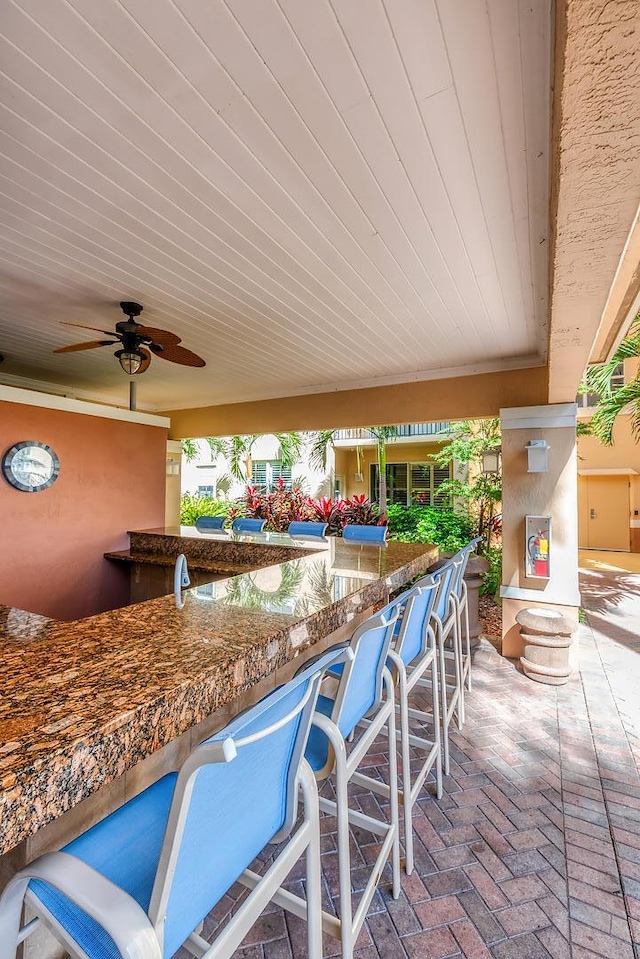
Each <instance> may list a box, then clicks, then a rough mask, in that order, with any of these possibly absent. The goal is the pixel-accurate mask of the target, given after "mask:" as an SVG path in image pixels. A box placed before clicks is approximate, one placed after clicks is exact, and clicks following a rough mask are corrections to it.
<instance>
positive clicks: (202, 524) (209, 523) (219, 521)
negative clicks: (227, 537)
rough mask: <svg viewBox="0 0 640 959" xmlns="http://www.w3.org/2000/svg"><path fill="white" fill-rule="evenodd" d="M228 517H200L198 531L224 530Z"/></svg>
mask: <svg viewBox="0 0 640 959" xmlns="http://www.w3.org/2000/svg"><path fill="white" fill-rule="evenodd" d="M226 521H227V517H226V516H198V518H197V520H196V529H224V524H225V523H226Z"/></svg>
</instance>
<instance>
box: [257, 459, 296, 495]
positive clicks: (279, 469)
mask: <svg viewBox="0 0 640 959" xmlns="http://www.w3.org/2000/svg"><path fill="white" fill-rule="evenodd" d="M279 479H282V480H284V484H285V486H287V487H291V467H290V466H283V464H282V462H281V461H280V460H253V462H252V464H251V483H252V484H253V486H257V487H258V488H259V489H261V490H266V491H267V492H268V493H270V492H272V491H273V489H274V488H275V487H276V486H277V484H278V480H279Z"/></svg>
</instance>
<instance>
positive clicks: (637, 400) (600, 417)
mask: <svg viewBox="0 0 640 959" xmlns="http://www.w3.org/2000/svg"><path fill="white" fill-rule="evenodd" d="M629 404H631V406H632V409H631V410H630V412H631V413H632V420H631V424H632V428H633V429H634V431H635V429H636V426H635V425H634V418H635V417H640V377H636V379H635V380H632V381H631V382H630V383H625V385H624V386H621V387H620V389H618V390H616V391H615V393H609V394H608V395H606V396H603V397H602V399H601V401H600V403H599V405H598V406H597V408H596V411H595V413H594V414H593V416H592V417H591V432H592V434H593V435H594V436H597V437H598V439H599V440H600V441H601V442H602V443H604V444H605V446H612V445H613V427H614V425H615V421H616V418H617V416H618V415H619V414H620V413H622V411H623V410H624V409H625V408H626V407H627V406H629ZM635 435H638V434H635Z"/></svg>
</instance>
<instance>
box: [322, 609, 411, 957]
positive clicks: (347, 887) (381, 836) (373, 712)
mask: <svg viewBox="0 0 640 959" xmlns="http://www.w3.org/2000/svg"><path fill="white" fill-rule="evenodd" d="M396 619H397V610H396V607H395V604H390V605H389V606H387V607H385V608H384V609H383V610H381V611H380V612H379V613H378V614H377V615H375V616H372V617H370V618H369V619H367V620H366V621H365V622H364V623H362V624H361V625H360V626H359V627H358V628H357V629H356V631H355V632H354V634H353V636H352V638H351V641H350V643H349V645H348V646H347V647H345V649H344V662H343V663H341V664H340V665H339V666H336V667H331V668H330V670H329V672H330V673H331V674H334V675H335V677H336V679H337V683H338V687H337V693H336V696H335V698H330V697H328V696H324V695H320V696H319V697H318V702H317V707H316V713H315V716H314V719H313V726H312V728H311V733H310V735H309V743H308V746H307V750H306V753H305V756H306V758H307V760H308V761H309V764H310V766H311V767H312V769H313V770H314V772H315V775H316V779H318V781H323V780H325V779H327V778H328V777H329V776H332V774H333V784H334V786H335V793H336V801H335V802H334V801H333V800H331V799H328V798H325V797H320V800H319V802H320V809H321V811H322V812H324V813H328V814H329V815H331V816H335V817H336V819H337V826H338V835H337V844H338V870H339V888H340V896H339V901H340V905H339V915H338V918H336V917H335V916H333V915H329V914H328V913H326V912H325V913H323V926H324V929H325V931H326V932H329V933H330V934H331V935H332V936H335V937H336V938H339V939H340V940H341V942H342V957H343V959H352V956H353V950H354V946H355V942H356V939H357V937H358V933H359V932H360V929H361V928H362V924H363V923H364V920H365V917H366V915H367V911H368V909H369V905H370V903H371V900H372V898H373V896H374V894H375V891H376V889H377V886H378V882H379V880H380V875H381V873H382V870H383V868H384V865H385V863H386V861H387V859H388V858H389V855H390V854H391V858H392V874H393V897H394V899H397V898H398V896H399V894H400V844H399V824H398V771H397V761H396V725H395V700H394V691H393V680H392V678H391V674H390V673H389V670H388V668H387V666H386V661H387V655H388V652H389V647H390V645H391V641H392V638H393V630H394V626H395V623H396ZM365 717H366V718H367V719H368V720H369V722H368V723H367V724H366V726H362V725H359V724H360V722H361V720H362V719H364V718H365ZM385 726H386V729H387V739H388V745H389V780H388V786H389V796H390V801H389V819H390V821H389V822H386V821H383V820H380V819H376V818H374V817H372V816H368V815H365V814H364V813H362V812H359V811H357V810H355V809H352V808H350V807H349V801H348V793H347V786H348V783H349V782H352V783H356V784H358V785H360V786H365V787H367V788H371V785H372V783H376V784H377V780H372V779H371V778H370V777H369V776H365V775H363V774H362V773H360V772H358V767H359V766H360V764H361V762H362V760H363V759H364V757H365V755H366V753H367V752H368V751H369V749H370V748H371V747H372V746H373V744H374V741H375V739H376V737H377V736H378V734H379V733H381V732H382V730H383V729H384V728H385ZM353 733H355V735H354V739H353V742H352V743H351V744H350V747H349V751H348V753H347V746H346V741H347V739H350V737H351V735H352V734H353ZM350 825H352V826H355V827H356V828H358V829H363V830H366V831H367V832H370V833H373V834H374V835H375V836H376V837H377V839H378V841H379V843H380V847H379V850H378V853H377V855H376V859H375V862H374V863H372V864H371V865H370V875H369V879H368V881H367V883H366V885H365V887H364V890H363V892H362V894H361V897H360V901H359V903H358V905H357V908H356V909H355V912H354V911H353V905H352V901H351V872H350V852H349V827H350Z"/></svg>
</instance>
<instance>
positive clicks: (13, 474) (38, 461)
mask: <svg viewBox="0 0 640 959" xmlns="http://www.w3.org/2000/svg"><path fill="white" fill-rule="evenodd" d="M2 472H3V473H4V476H5V479H6V480H7V482H9V483H11V485H12V486H13V487H15V489H19V490H21V491H22V492H23V493H39V492H40V490H43V489H47V487H49V486H51V484H52V483H55V481H56V480H57V478H58V473H59V472H60V460H59V459H58V457H57V456H56V454H55V453H54V451H53V450H52V449H51V447H50V446H47V444H46V443H36V442H35V441H34V440H26V441H25V442H24V443H16V444H15V446H12V447H11V449H9V450H7V452H6V453H5V454H4V456H3V457H2Z"/></svg>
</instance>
